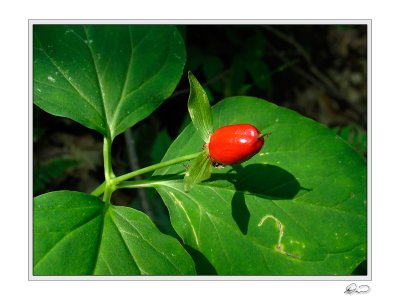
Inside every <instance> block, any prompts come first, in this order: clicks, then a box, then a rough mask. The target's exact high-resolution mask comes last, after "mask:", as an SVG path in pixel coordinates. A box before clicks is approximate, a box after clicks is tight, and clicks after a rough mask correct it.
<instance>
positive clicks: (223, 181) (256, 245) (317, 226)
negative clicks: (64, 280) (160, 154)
mask: <svg viewBox="0 0 400 300" xmlns="http://www.w3.org/2000/svg"><path fill="white" fill-rule="evenodd" d="M213 117H214V126H215V128H218V127H220V126H223V125H228V124H234V123H251V124H253V125H255V126H256V127H257V128H258V129H259V130H260V131H262V132H264V133H266V132H271V133H272V134H271V136H270V137H268V138H266V141H265V144H264V146H263V148H262V149H261V151H260V153H259V154H258V155H256V156H254V157H253V158H252V159H250V160H248V161H247V162H245V163H243V164H242V165H236V166H233V167H225V168H224V169H222V170H219V169H216V168H213V175H212V177H211V179H210V180H208V181H206V182H203V183H201V184H198V185H195V186H194V187H193V189H192V190H191V191H190V192H189V193H185V192H184V186H183V182H182V180H179V179H174V180H168V177H165V181H160V178H162V176H164V175H169V174H183V173H184V169H183V167H182V166H181V165H175V166H171V167H169V168H165V169H160V170H158V171H157V172H156V173H155V175H158V176H161V177H158V178H157V180H158V181H157V182H155V183H154V186H155V187H156V188H157V191H158V192H159V193H160V194H161V196H162V197H163V199H164V201H165V203H166V205H167V206H168V208H169V211H170V217H171V221H172V224H173V226H174V228H175V230H176V232H177V233H178V234H179V235H180V236H181V237H182V239H183V240H184V242H185V243H186V244H187V245H189V246H190V247H192V248H194V249H196V250H198V251H200V252H201V253H202V254H203V255H204V257H205V258H206V259H207V260H208V261H209V262H210V263H211V264H212V265H213V267H214V268H215V270H216V271H217V273H218V274H235V275H239V274H240V275H246V274H265V275H269V274H275V275H335V274H350V273H351V272H352V271H353V269H354V268H355V267H356V266H357V265H358V264H359V263H360V262H362V261H363V260H364V259H365V258H366V247H367V246H366V234H367V229H366V228H367V226H366V163H365V160H364V158H363V157H362V156H360V155H359V154H358V153H357V151H355V149H354V148H352V147H351V146H349V145H348V144H347V143H346V142H345V141H343V140H342V139H341V138H339V137H338V136H336V135H335V134H334V133H333V132H332V131H331V130H329V129H328V128H325V127H324V126H322V125H320V124H318V123H316V122H314V121H312V120H310V119H308V118H305V117H303V116H301V115H299V114H297V113H296V112H293V111H291V110H288V109H285V108H281V107H278V106H276V105H274V104H271V103H268V102H267V101H264V100H261V99H256V98H250V97H234V98H228V99H225V100H224V101H222V102H220V103H218V104H217V105H216V106H215V107H214V108H213ZM202 144H203V141H202V140H201V137H200V136H199V135H198V134H196V131H195V129H194V127H193V126H192V124H190V125H189V126H188V127H187V128H186V129H185V130H184V131H183V132H182V134H181V135H180V136H179V137H178V138H177V140H176V141H175V142H174V143H173V144H172V145H171V147H170V149H169V150H168V152H167V154H166V155H165V157H164V159H163V160H168V159H171V158H173V157H178V156H181V155H185V154H188V153H193V152H196V151H198V150H199V149H201V147H202ZM182 177H183V175H182Z"/></svg>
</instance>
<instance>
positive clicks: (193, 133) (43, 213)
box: [32, 25, 367, 275]
mask: <svg viewBox="0 0 400 300" xmlns="http://www.w3.org/2000/svg"><path fill="white" fill-rule="evenodd" d="M185 61H186V51H185V46H184V42H183V39H182V37H181V36H180V34H179V32H178V30H177V29H176V28H175V27H174V26H161V25H157V26H144V25H140V26H139V25H119V26H109V25H107V26H106V25H89V26H82V25H74V26H66V25H34V28H33V80H34V85H33V90H34V96H33V101H34V104H35V105H37V106H38V107H40V108H41V109H43V110H45V111H46V112H48V113H50V114H53V115H56V116H62V117H67V118H70V119H72V120H74V121H76V122H79V123H80V124H82V125H83V126H85V127H87V128H90V129H93V130H96V131H97V132H99V133H100V134H102V135H103V137H104V147H103V158H104V182H103V183H101V184H99V186H98V187H97V188H96V189H95V190H94V191H93V192H92V193H91V194H86V193H82V192H77V191H67V190H63V191H54V192H50V193H46V194H43V195H40V196H37V197H35V198H34V199H33V262H32V263H33V274H34V275H196V274H200V275H204V274H205V275H350V274H352V272H353V271H354V269H355V268H356V267H357V266H358V265H359V264H360V263H361V262H363V261H364V260H365V259H366V252H367V251H366V248H367V247H366V228H367V225H366V224H367V223H366V220H367V219H366V163H365V159H364V158H363V157H362V156H361V155H360V154H359V153H358V152H357V151H356V150H355V149H354V148H353V147H352V146H350V145H349V144H347V143H346V142H345V141H344V140H342V139H341V138H340V137H338V136H337V135H335V133H334V132H333V131H331V130H330V129H328V128H326V127H324V126H323V125H321V124H318V123H316V122H314V121H312V120H310V119H308V118H306V117H303V116H301V115H299V114H298V113H296V112H294V111H291V110H288V109H286V108H282V107H278V106H276V105H274V104H272V103H270V102H268V101H266V100H263V99H259V98H254V97H247V96H238V97H230V98H227V99H223V100H221V101H219V102H218V103H217V104H216V105H215V106H214V107H210V104H209V100H208V98H207V94H206V92H205V90H204V89H203V87H202V86H201V84H200V83H199V81H198V80H197V79H196V78H195V76H194V75H193V74H192V73H191V72H189V74H188V80H189V84H190V94H189V96H188V97H189V99H188V103H187V105H188V110H189V114H190V117H191V120H192V122H191V123H190V124H189V125H188V126H187V127H186V128H185V129H184V130H183V131H182V132H181V134H180V135H179V136H178V137H177V138H176V139H175V141H174V142H173V143H172V145H171V146H170V148H169V149H168V150H167V152H166V153H165V155H164V158H163V159H162V161H161V162H159V163H157V164H154V165H151V166H148V167H145V168H141V169H137V170H132V171H131V172H128V173H126V174H115V173H114V171H113V163H112V155H111V152H112V145H113V141H114V139H115V137H117V136H118V135H119V134H121V133H123V132H124V131H126V130H127V129H129V128H130V127H132V126H135V124H137V123H138V122H139V121H141V120H143V119H144V118H146V117H148V116H149V115H150V114H151V113H152V112H153V111H154V110H155V109H156V108H157V107H158V106H159V105H160V104H161V103H162V102H163V101H164V100H166V99H168V97H169V96H170V95H171V94H172V93H173V91H174V89H175V87H176V85H177V84H178V82H179V81H180V79H181V76H182V74H183V69H184V66H185ZM270 134H271V135H270ZM267 137H268V139H267ZM186 162H187V164H188V167H186V168H185V166H184V163H186ZM145 173H149V174H151V176H150V177H148V178H147V179H145V180H143V179H141V180H135V177H137V176H138V175H142V174H145ZM135 188H149V189H155V190H156V191H157V192H158V193H159V195H160V196H161V197H162V199H163V201H164V204H165V205H166V207H167V208H168V212H169V219H170V222H171V224H172V227H173V228H174V230H175V231H176V236H170V235H167V234H164V233H161V231H159V229H158V228H157V227H156V226H155V225H154V223H153V220H151V219H150V218H149V217H148V216H147V215H146V214H145V213H143V212H141V211H138V210H136V209H133V208H131V207H124V206H117V205H114V204H113V199H114V197H115V195H116V194H115V193H114V192H115V191H116V190H119V189H135Z"/></svg>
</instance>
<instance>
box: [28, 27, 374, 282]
mask: <svg viewBox="0 0 400 300" xmlns="http://www.w3.org/2000/svg"><path fill="white" fill-rule="evenodd" d="M178 28H179V30H180V32H181V34H182V36H183V38H184V40H185V44H186V51H187V62H186V66H185V69H184V73H183V76H182V79H181V81H180V83H179V84H178V86H177V88H176V90H175V92H174V94H173V95H172V96H171V97H170V98H169V99H168V100H166V101H165V102H164V103H163V104H162V105H161V106H160V107H159V108H158V109H157V110H156V111H155V112H154V113H153V114H152V115H151V116H150V117H148V118H147V119H145V120H143V121H141V122H139V123H138V124H136V125H135V126H134V127H133V128H132V129H131V130H129V131H128V132H126V133H125V134H122V135H120V136H118V137H117V138H116V139H115V141H114V144H113V149H112V154H113V168H114V172H115V174H116V175H121V174H123V173H126V172H128V171H131V170H133V169H137V168H140V167H145V166H147V165H150V164H154V163H157V162H159V161H160V160H161V159H162V157H163V155H164V153H165V151H166V150H167V149H168V147H169V145H170V143H171V142H172V141H173V140H174V139H175V138H176V137H177V136H178V135H179V132H180V131H181V130H182V129H183V128H184V127H185V125H186V124H187V123H188V122H189V121H190V120H189V116H188V113H187V99H188V95H189V83H188V79H187V75H186V74H187V72H188V70H190V71H192V72H193V74H194V75H195V76H196V77H197V79H198V80H199V81H200V83H201V84H202V85H203V87H205V89H206V91H207V93H208V95H209V99H210V101H211V103H212V105H214V104H215V103H217V102H218V101H220V100H222V99H224V98H226V97H230V96H239V95H248V96H255V97H259V98H263V99H266V100H268V101H270V102H273V103H276V104H278V105H281V106H285V107H288V108H290V109H293V110H295V111H297V112H299V113H301V114H302V115H304V116H307V117H309V118H311V119H314V120H316V121H318V122H320V123H323V124H325V125H326V126H328V127H330V128H332V130H334V131H335V132H337V133H338V134H339V135H341V136H342V137H343V138H344V139H345V140H347V141H348V142H349V143H350V144H352V145H353V146H354V147H356V148H357V150H358V151H359V152H360V153H361V154H362V155H364V156H365V157H366V153H367V135H366V128H367V26H366V25H188V26H178ZM33 143H34V144H33V163H34V171H33V173H34V174H33V189H34V195H38V194H42V193H45V192H49V191H53V190H60V189H68V190H77V191H83V192H89V193H90V192H91V191H92V190H93V189H95V188H96V187H97V186H98V185H99V184H100V183H101V182H103V180H104V171H103V156H102V144H103V138H102V136H101V135H100V134H98V133H97V132H95V131H93V130H90V129H87V128H85V127H83V126H81V125H80V124H78V123H75V122H73V121H71V120H69V119H66V118H60V117H55V116H52V115H50V114H47V113H46V112H44V111H42V110H40V109H39V108H37V107H35V106H34V107H33ZM112 201H113V202H114V203H115V204H119V205H129V206H132V207H135V208H137V209H141V210H143V211H145V212H146V213H147V214H148V215H149V216H150V217H151V218H152V219H153V220H154V222H155V223H156V225H157V226H158V227H159V228H160V230H161V231H163V232H165V233H168V234H172V235H175V233H174V231H173V229H172V228H171V226H170V224H169V219H168V213H167V211H166V208H165V206H164V205H163V203H162V201H161V200H160V198H159V196H158V195H157V194H156V193H155V192H154V191H153V190H151V189H146V190H123V191H118V192H116V193H115V194H113V199H112ZM365 271H366V269H365V264H364V265H363V266H362V267H361V268H359V270H357V271H356V272H359V273H361V274H362V273H365Z"/></svg>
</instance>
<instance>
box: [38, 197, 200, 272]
mask: <svg viewBox="0 0 400 300" xmlns="http://www.w3.org/2000/svg"><path fill="white" fill-rule="evenodd" d="M33 217H34V219H33V250H34V251H33V264H34V274H35V275H90V274H95V275H139V274H140V275H149V274H152V275H182V274H193V273H194V272H195V271H194V263H193V261H192V259H191V257H190V256H189V254H188V253H187V252H186V251H185V250H184V249H183V248H182V246H181V245H180V244H179V242H178V241H177V240H175V239H173V238H172V237H170V236H167V235H164V234H162V233H160V232H159V231H158V229H157V228H156V227H155V225H154V224H153V223H152V222H151V220H150V219H149V218H148V217H147V215H145V214H143V213H141V212H139V211H136V210H134V209H132V208H128V207H119V206H113V205H111V206H109V207H108V209H106V208H105V206H104V203H103V202H101V201H100V200H99V199H98V198H97V197H94V196H91V195H87V194H83V193H79V192H71V191H58V192H52V193H48V194H44V195H41V196H38V197H36V198H34V214H33Z"/></svg>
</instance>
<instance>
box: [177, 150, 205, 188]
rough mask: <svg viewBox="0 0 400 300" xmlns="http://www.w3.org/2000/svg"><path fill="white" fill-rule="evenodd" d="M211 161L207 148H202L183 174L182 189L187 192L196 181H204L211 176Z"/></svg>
mask: <svg viewBox="0 0 400 300" xmlns="http://www.w3.org/2000/svg"><path fill="white" fill-rule="evenodd" d="M211 169H212V165H211V161H210V158H209V154H208V149H204V151H203V152H201V153H200V155H199V156H197V157H196V158H195V160H194V161H193V164H192V165H191V166H190V167H189V170H188V171H187V172H186V174H185V178H184V180H183V181H184V189H185V192H189V191H190V190H191V189H192V188H193V186H194V185H195V184H196V183H200V182H202V181H205V180H207V179H209V178H210V177H211Z"/></svg>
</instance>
